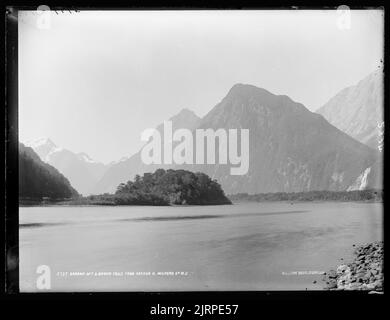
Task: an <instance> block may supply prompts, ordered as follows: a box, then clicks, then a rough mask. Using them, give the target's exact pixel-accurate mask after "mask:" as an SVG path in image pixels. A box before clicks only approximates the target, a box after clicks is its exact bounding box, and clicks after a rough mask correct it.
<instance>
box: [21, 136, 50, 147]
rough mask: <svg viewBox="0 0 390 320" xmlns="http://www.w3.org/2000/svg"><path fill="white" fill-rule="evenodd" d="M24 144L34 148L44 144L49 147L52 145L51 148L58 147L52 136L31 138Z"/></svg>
mask: <svg viewBox="0 0 390 320" xmlns="http://www.w3.org/2000/svg"><path fill="white" fill-rule="evenodd" d="M24 144H25V145H26V146H29V147H31V148H33V149H34V148H39V147H42V146H47V147H51V148H55V147H57V146H56V145H55V143H54V142H53V141H52V140H50V138H45V137H42V138H38V139H30V140H27V141H25V143H24Z"/></svg>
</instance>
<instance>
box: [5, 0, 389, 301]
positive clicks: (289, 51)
mask: <svg viewBox="0 0 390 320" xmlns="http://www.w3.org/2000/svg"><path fill="white" fill-rule="evenodd" d="M17 24H18V34H17V35H18V40H17V41H18V55H17V65H18V82H17V86H18V103H17V106H16V108H17V110H18V120H17V137H18V138H17V143H18V163H17V166H18V173H19V176H18V178H17V181H18V184H19V186H18V190H19V193H18V200H19V204H18V208H19V212H18V230H19V233H18V257H19V260H18V265H19V271H18V272H19V275H18V278H19V282H18V283H19V284H18V286H19V288H18V289H19V291H20V292H21V293H36V292H49V293H69V292H75V293H77V292H90V293H95V292H201V291H206V292H215V291H224V292H225V291H229V292H230V291H232V292H236V291H249V292H258V291H294V292H295V291H297V292H298V291H324V292H332V291H364V292H366V293H367V294H368V293H374V294H381V293H383V279H384V275H383V245H384V234H383V233H384V232H383V230H384V224H383V211H384V210H383V165H384V161H383V157H384V129H385V128H384V9H383V8H365V9H354V8H349V7H348V6H345V5H344V6H339V7H336V8H334V9H315V10H314V9H313V10H311V9H297V10H293V9H272V10H265V9H256V10H196V9H188V10H186V9H184V10H169V9H166V10H158V9H146V10H130V9H129V10H119V9H118V10H117V9H107V10H103V9H101V10H92V9H91V10H84V9H80V10H77V9H69V10H55V9H54V8H50V7H49V6H45V5H42V6H39V7H37V8H36V9H34V10H33V9H29V10H18V12H17ZM11 107H12V106H11ZM8 108H10V106H8Z"/></svg>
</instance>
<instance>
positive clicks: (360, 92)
mask: <svg viewBox="0 0 390 320" xmlns="http://www.w3.org/2000/svg"><path fill="white" fill-rule="evenodd" d="M383 101H384V82H383V70H382V69H381V70H377V71H375V72H373V73H371V74H370V75H369V76H367V77H366V78H364V79H363V80H361V81H360V82H359V83H358V84H356V85H354V86H351V87H348V88H345V89H343V90H341V91H340V92H339V93H338V94H337V95H336V96H334V97H333V98H332V99H330V100H329V101H328V102H327V103H326V104H325V105H324V106H322V107H321V108H320V109H318V111H317V113H319V114H321V115H323V116H324V118H325V119H326V120H328V121H329V122H330V123H331V124H332V125H334V126H335V127H336V128H338V129H340V130H341V131H343V132H345V133H347V134H348V135H350V136H351V137H353V138H354V139H356V140H358V141H360V142H362V143H364V144H366V145H368V146H369V147H371V148H373V149H376V150H378V147H379V145H380V140H381V135H380V133H381V130H383V129H382V123H383Z"/></svg>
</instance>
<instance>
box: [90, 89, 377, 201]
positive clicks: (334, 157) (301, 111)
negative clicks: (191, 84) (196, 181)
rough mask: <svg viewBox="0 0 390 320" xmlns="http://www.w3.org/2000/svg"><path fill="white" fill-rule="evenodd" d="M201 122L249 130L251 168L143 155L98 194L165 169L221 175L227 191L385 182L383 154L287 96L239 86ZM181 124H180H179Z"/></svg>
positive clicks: (121, 167)
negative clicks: (158, 161)
mask: <svg viewBox="0 0 390 320" xmlns="http://www.w3.org/2000/svg"><path fill="white" fill-rule="evenodd" d="M171 119H175V117H173V118H171ZM193 120H195V118H193ZM187 125H188V124H187ZM195 126H196V128H198V129H208V128H211V129H214V130H217V129H220V128H223V129H240V128H245V129H249V138H250V139H249V150H250V152H249V170H248V172H247V173H246V174H245V175H231V174H230V167H231V165H230V164H227V165H225V164H223V165H222V164H219V165H218V164H217V165H181V166H177V165H176V166H175V165H170V166H167V165H145V164H144V163H142V161H141V158H140V153H137V154H135V155H134V156H132V157H130V158H129V159H128V160H125V161H123V162H121V163H118V164H116V165H113V166H112V167H111V168H110V169H109V170H107V172H106V173H105V175H104V176H103V178H102V179H101V180H100V181H99V183H98V185H97V188H96V189H95V192H96V193H102V192H112V191H115V188H116V187H117V186H118V185H119V183H121V182H125V181H127V180H129V179H133V178H134V175H135V174H140V175H141V174H143V173H145V172H153V171H155V170H156V169H157V168H160V167H161V168H164V169H166V168H172V167H174V168H176V169H177V168H180V169H186V170H190V171H193V172H196V171H201V172H204V173H206V174H208V175H209V176H211V177H212V178H213V179H216V180H217V181H218V182H219V183H220V184H221V185H222V188H223V190H224V191H225V192H226V193H227V194H233V193H241V192H247V193H266V192H300V191H312V190H331V191H339V190H347V189H349V190H355V189H363V188H368V187H380V186H381V182H380V181H379V179H380V176H381V175H380V170H379V166H378V155H377V154H376V152H375V151H374V150H372V149H371V148H369V147H367V146H366V145H364V144H362V143H360V142H358V141H356V140H354V139H353V138H351V137H350V136H348V135H347V134H345V133H344V132H342V131H340V130H339V129H337V128H335V127H334V126H332V125H331V124H329V122H328V121H326V120H325V118H324V117H323V116H321V115H319V114H317V113H312V112H310V111H309V110H308V109H306V108H305V107H304V106H303V105H302V104H300V103H297V102H294V101H293V100H291V99H290V98H289V97H287V96H285V95H274V94H272V93H270V92H268V91H267V90H265V89H261V88H257V87H255V86H252V85H245V84H237V85H235V86H233V87H232V88H231V90H230V91H229V93H228V94H227V96H226V97H225V98H223V99H222V101H221V102H220V103H218V104H217V105H216V106H215V107H214V108H213V109H212V110H211V111H210V112H209V113H208V114H207V115H206V116H205V117H204V118H203V119H198V120H196V123H195ZM175 127H176V128H178V127H180V125H178V124H176V125H175V124H174V128H175ZM193 128H194V127H191V128H190V129H193ZM158 130H160V131H161V130H162V127H161V126H159V127H158Z"/></svg>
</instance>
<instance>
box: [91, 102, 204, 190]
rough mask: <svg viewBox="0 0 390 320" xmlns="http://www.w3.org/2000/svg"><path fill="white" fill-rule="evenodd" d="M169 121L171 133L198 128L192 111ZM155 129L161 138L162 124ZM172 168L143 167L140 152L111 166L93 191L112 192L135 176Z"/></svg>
mask: <svg viewBox="0 0 390 320" xmlns="http://www.w3.org/2000/svg"><path fill="white" fill-rule="evenodd" d="M169 120H170V121H172V129H173V131H174V130H177V129H183V128H184V129H190V130H193V129H194V128H196V127H197V126H198V124H199V121H200V118H199V117H198V116H197V115H196V114H195V113H194V112H193V111H191V110H189V109H186V108H184V109H182V110H181V111H180V112H179V113H178V114H176V115H175V116H173V117H171V118H170V119H169ZM156 129H157V130H158V131H159V132H160V134H161V137H162V138H163V130H164V128H163V124H161V125H159V126H158V127H157V128H156ZM172 167H173V166H171V165H145V164H144V163H143V162H142V160H141V154H140V152H138V153H136V154H134V155H133V156H131V157H130V158H128V159H124V160H123V161H120V162H118V163H115V164H112V165H111V167H110V168H109V169H108V170H107V172H106V173H105V174H104V176H103V177H102V179H101V180H100V181H99V182H98V183H97V184H96V186H95V188H94V190H93V191H94V193H96V194H99V193H105V192H114V191H115V190H116V188H117V187H118V185H119V184H120V183H122V182H126V181H128V180H132V179H134V176H135V175H136V174H140V175H142V174H143V173H145V172H153V171H155V170H156V169H158V168H164V169H168V168H172Z"/></svg>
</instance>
